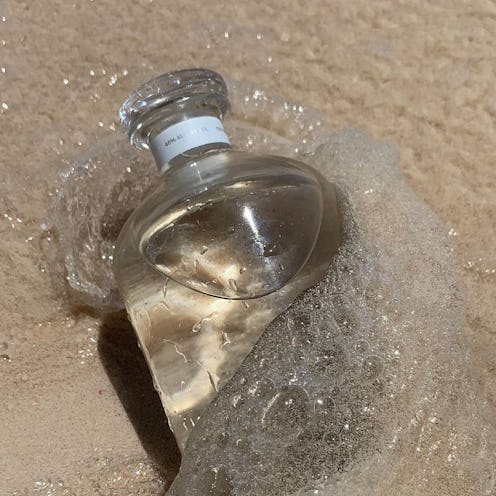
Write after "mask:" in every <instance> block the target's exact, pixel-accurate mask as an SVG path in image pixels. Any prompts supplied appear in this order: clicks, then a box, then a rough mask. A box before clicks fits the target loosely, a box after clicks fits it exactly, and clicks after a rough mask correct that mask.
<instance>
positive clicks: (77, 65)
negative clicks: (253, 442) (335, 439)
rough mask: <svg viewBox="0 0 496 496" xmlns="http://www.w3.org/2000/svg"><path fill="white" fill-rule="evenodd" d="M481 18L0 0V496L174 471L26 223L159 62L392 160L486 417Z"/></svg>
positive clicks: (476, 12) (486, 168) (108, 345)
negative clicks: (222, 80) (264, 95)
mask: <svg viewBox="0 0 496 496" xmlns="http://www.w3.org/2000/svg"><path fill="white" fill-rule="evenodd" d="M1 16H4V17H5V20H3V19H4V18H3V17H1ZM495 16H496V6H495V5H494V4H492V3H490V2H483V1H480V0H479V1H477V2H471V3H470V4H467V3H463V2H449V1H447V0H441V1H439V2H437V3H436V5H432V4H428V3H423V4H419V3H417V2H415V3H413V2H387V1H378V2H373V3H371V2H366V1H362V0H360V1H355V2H347V1H344V0H341V1H335V2H330V1H324V0H321V1H312V0H311V1H309V2H305V3H304V5H303V4H301V3H300V2H296V1H290V2H288V1H285V2H283V1H272V0H270V1H267V2H263V3H259V2H209V3H208V4H205V3H201V4H200V3H199V2H195V1H191V0H189V1H185V2H180V3H177V4H172V3H170V2H159V1H157V0H155V1H152V0H147V1H145V0H134V1H129V0H125V1H124V0H122V1H119V2H100V1H97V0H95V1H91V0H85V1H81V2H77V3H72V2H65V1H62V0H45V1H41V0H30V1H20V0H5V1H4V2H3V3H2V4H1V5H0V68H1V69H0V129H1V131H2V153H1V154H0V174H1V183H0V205H1V210H0V221H1V222H0V232H1V236H0V274H1V278H2V285H1V288H0V291H1V292H2V299H3V318H2V321H1V323H0V348H1V349H0V367H1V374H2V381H1V385H0V396H1V398H2V400H3V401H2V402H1V403H0V426H1V427H2V443H1V445H0V473H1V474H2V477H1V479H0V492H1V493H2V494H7V495H10V494H14V493H15V494H18V495H21V494H22V495H24V494H27V495H31V494H76V495H78V496H79V495H84V494H88V493H91V491H93V494H94V493H95V492H96V489H98V490H99V491H100V492H101V494H105V495H107V494H109V495H110V494H126V490H125V486H126V483H127V482H126V480H125V479H126V478H127V479H129V480H131V479H133V480H136V479H137V478H139V477H141V478H143V480H145V481H148V482H144V483H143V484H142V487H143V488H145V487H148V489H149V492H150V494H160V493H159V492H157V491H158V489H157V487H158V482H156V481H157V478H158V477H159V476H158V472H156V471H155V470H154V469H152V468H151V466H149V465H148V464H149V463H153V464H156V465H158V466H159V467H161V471H162V478H163V479H164V480H165V481H170V480H171V479H172V477H173V476H174V473H175V471H176V470H177V452H176V451H175V449H174V447H173V444H172V442H171V439H170V435H169V434H168V433H167V431H166V429H165V428H164V427H163V426H162V424H161V423H160V422H159V421H158V420H159V419H162V418H163V417H162V414H161V411H160V405H159V404H158V402H157V401H158V400H157V398H156V396H155V395H154V393H153V390H152V388H151V385H150V382H149V378H148V375H147V371H146V369H145V368H144V367H143V362H142V361H141V358H140V355H139V352H138V351H137V352H134V351H133V350H134V347H133V346H131V345H130V344H129V343H132V342H134V341H133V338H132V334H131V332H130V329H129V327H127V326H126V324H125V321H122V322H121V325H118V326H117V327H116V322H119V321H118V320H117V319H116V318H115V317H114V318H112V319H107V321H106V322H103V323H102V321H101V319H99V318H98V317H97V316H95V315H92V314H91V312H88V311H80V312H78V313H74V312H73V311H71V310H70V309H69V307H68V306H67V305H66V303H65V302H64V298H63V294H61V292H60V291H59V290H58V289H57V288H56V287H54V285H53V284H52V281H51V277H50V269H49V267H48V265H47V263H46V261H44V259H43V256H42V250H41V247H42V245H45V244H47V243H48V244H49V243H53V242H54V241H53V240H51V239H50V238H51V234H50V233H49V232H47V231H46V229H45V224H46V217H47V215H48V209H49V206H50V204H51V199H52V197H51V191H52V188H53V187H54V186H55V185H56V181H57V174H58V173H59V172H60V171H62V170H63V169H64V168H65V167H66V166H67V164H66V163H65V161H66V160H69V158H70V157H73V156H75V155H77V154H78V153H79V152H80V151H82V150H84V149H85V147H88V146H90V145H91V143H93V142H94V140H95V139H96V137H98V138H103V137H105V136H106V135H109V134H111V133H114V132H116V131H115V129H116V128H117V120H116V110H117V109H118V106H119V104H120V103H121V101H122V100H123V98H124V97H125V96H126V95H127V93H128V92H129V90H130V89H132V88H133V87H134V85H136V84H137V83H139V82H141V81H143V80H145V79H147V78H149V77H151V76H153V75H155V74H157V73H158V72H161V71H164V70H169V69H174V68H182V67H188V66H199V65H202V66H209V67H211V68H213V69H216V70H218V71H220V72H221V73H223V74H225V75H226V76H229V77H230V78H235V79H239V80H244V81H254V82H255V83H257V84H258V85H260V87H261V88H266V89H269V90H270V91H272V92H273V93H275V94H278V95H280V96H282V97H284V98H287V99H289V100H291V101H294V102H298V103H302V104H305V105H308V106H311V107H315V108H318V109H319V110H321V111H322V112H323V113H324V115H325V116H326V119H327V123H328V124H329V126H331V127H332V128H335V129H339V128H342V127H350V126H352V127H359V128H362V129H364V130H366V131H368V132H370V133H371V134H372V135H373V136H374V137H375V138H378V139H381V140H385V141H388V142H390V143H392V144H394V145H395V146H396V147H397V148H398V149H399V151H400V154H401V167H402V168H403V170H404V172H405V173H406V175H407V177H408V179H409V182H410V184H411V185H412V187H413V188H414V189H415V191H416V192H417V194H418V195H419V197H420V198H422V199H423V200H424V201H425V202H426V203H427V204H428V205H429V206H430V207H431V209H432V210H433V211H434V212H435V213H436V214H437V215H438V217H439V218H440V219H441V221H442V222H443V224H444V225H445V226H446V232H447V233H448V234H449V236H450V238H451V240H452V243H453V248H454V250H455V253H456V256H457V258H458V260H459V264H460V267H461V270H462V271H463V277H464V283H465V286H466V290H467V320H468V326H469V329H470V338H471V339H470V345H471V347H472V348H473V351H474V353H476V354H477V357H478V360H477V367H474V370H473V373H474V374H476V376H477V378H478V381H479V383H480V384H481V387H482V388H483V391H484V396H485V398H487V400H488V401H489V402H490V403H491V404H492V405H494V404H495V403H496V381H495V373H496V372H495V370H496V363H495V359H494V356H496V354H495V351H496V338H495V337H494V322H496V318H495V317H496V315H495V314H496V312H495V310H494V305H493V302H494V300H495V297H496V259H495V255H494V242H495V239H496V220H495V219H496V215H495V214H496V169H495V168H494V166H493V164H492V160H493V157H494V152H493V148H494V143H495V142H496V139H495V138H496V125H495V119H496V94H495V92H494V80H495V77H496V74H495V72H496V70H495V65H494V52H495V50H496V41H495V40H496V22H495V20H494V19H495V18H496V17H495ZM112 328H114V329H112ZM98 341H99V342H98ZM116 342H117V343H118V344H123V346H122V349H123V350H124V351H123V352H122V353H119V354H116V352H115V350H116V348H117V347H116V346H112V345H113V344H115V343H116ZM137 395H141V396H140V401H139V402H136V400H135V398H136V396H137ZM494 406H496V405H494ZM103 473H105V474H107V475H109V474H110V475H109V477H103V476H100V475H98V474H103ZM112 474H117V475H116V476H115V477H114V479H115V480H114V479H112V477H111V475H112ZM119 477H120V479H119ZM104 479H105V480H107V481H110V482H108V483H106V485H105V487H103V486H101V484H100V482H99V481H100V480H104ZM111 479H112V480H113V482H112V480H111ZM59 480H62V481H63V482H64V484H65V486H60V485H58V484H59ZM98 484H100V486H98ZM50 485H51V487H52V489H50ZM69 486H70V492H64V491H65V489H64V487H65V488H67V487H69ZM95 488H96V489H95ZM67 490H68V491H69V489H67ZM50 491H52V492H51V493H50ZM154 491H155V492H154Z"/></svg>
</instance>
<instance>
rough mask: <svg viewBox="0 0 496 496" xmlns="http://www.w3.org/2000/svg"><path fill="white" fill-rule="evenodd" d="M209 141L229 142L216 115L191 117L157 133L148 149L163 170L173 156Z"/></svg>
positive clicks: (206, 143)
mask: <svg viewBox="0 0 496 496" xmlns="http://www.w3.org/2000/svg"><path fill="white" fill-rule="evenodd" d="M209 143H227V144H229V138H228V137H227V135H226V133H225V132H224V128H223V127H222V121H221V120H220V119H217V117H193V118H191V119H187V120H185V121H181V122H178V123H177V124H173V125H172V126H170V127H168V128H167V129H164V130H163V131H162V132H161V133H160V134H157V136H155V138H153V140H152V141H151V143H150V150H151V152H152V153H153V156H154V157H155V161H156V162H157V165H158V167H159V169H160V171H162V172H163V171H164V170H165V169H166V168H167V165H168V163H169V162H170V161H171V160H172V159H173V158H174V157H177V156H178V155H181V153H184V152H187V151H188V150H191V149H193V148H196V147H198V146H203V145H208V144H209Z"/></svg>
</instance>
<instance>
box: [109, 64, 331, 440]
mask: <svg viewBox="0 0 496 496" xmlns="http://www.w3.org/2000/svg"><path fill="white" fill-rule="evenodd" d="M228 106H229V103H228V100H227V90H226V86H225V83H224V81H223V80H222V78H221V77H220V76H219V75H218V74H217V73H215V72H212V71H208V70H202V69H191V70H184V71H176V72H173V73H168V74H164V75H162V76H159V77H158V78H156V79H154V80H152V81H150V82H148V83H146V84H145V85H143V86H141V87H139V88H138V89H137V90H135V91H134V92H133V93H132V94H131V95H130V96H129V98H128V99H127V100H126V102H124V104H123V106H122V107H121V113H120V115H121V122H122V123H123V125H124V127H125V128H126V129H127V131H128V134H129V137H130V140H131V142H132V143H133V144H134V145H136V146H138V147H140V148H143V149H150V150H151V151H152V153H153V155H154V157H155V160H156V162H157V166H158V168H159V170H160V172H161V176H160V177H158V178H157V187H156V188H155V190H154V191H152V193H151V194H150V195H148V197H147V198H146V199H145V200H144V201H143V202H142V203H141V205H140V206H139V207H138V208H137V209H136V210H135V211H134V212H133V214H132V215H131V216H130V217H129V219H128V221H127V222H126V224H125V226H124V227H123V229H122V231H121V233H120V235H119V239H118V243H117V247H116V253H115V256H114V260H115V261H114V270H115V274H116V278H117V281H118V285H119V289H120V291H121V294H122V296H123V298H124V301H125V304H126V308H127V311H128V314H129V316H130V319H131V321H132V324H133V326H134V329H135V331H136V334H137V336H138V339H139V342H140V345H141V348H142V350H143V353H144V355H145V357H146V359H147V361H148V364H149V366H150V370H151V373H152V375H153V378H154V382H155V387H156V389H157V390H158V392H159V394H160V397H161V400H162V403H163V405H164V408H165V411H166V414H167V417H168V420H169V424H170V426H171V428H172V430H173V432H174V434H175V436H176V439H177V441H178V444H179V447H180V448H181V449H184V447H185V445H186V442H187V439H188V436H189V432H190V431H191V429H192V428H193V427H194V426H195V424H196V422H197V421H198V419H199V417H200V416H201V413H202V411H203V409H204V408H205V407H206V406H207V405H208V404H209V403H210V401H212V399H213V398H214V397H215V396H216V395H217V394H218V391H219V390H220V389H221V388H222V386H223V385H224V384H225V383H226V382H227V381H228V380H229V379H230V378H231V377H232V375H233V374H234V372H235V371H236V369H237V368H238V367H239V365H240V363H241V362H242V361H243V359H244V358H245V357H246V355H247V354H248V353H249V352H250V350H251V349H252V347H253V346H254V344H255V343H256V341H257V340H258V338H259V337H260V335H261V333H262V332H263V330H264V329H265V327H266V326H267V325H268V324H269V323H270V321H271V320H273V319H274V318H275V317H276V316H277V315H278V314H280V313H281V312H282V311H284V309H285V308H287V306H288V305H289V304H290V303H291V302H292V301H293V300H294V298H295V297H296V296H297V295H298V294H299V293H301V291H303V290H304V289H305V288H307V287H309V286H310V285H312V284H314V283H315V282H316V281H317V280H318V279H319V278H320V276H321V275H322V273H323V271H324V270H325V268H326V266H327V265H328V263H329V260H330V257H331V256H332V252H333V247H334V248H335V247H336V246H337V245H338V243H339V222H338V220H337V219H338V215H337V207H336V199H335V195H334V190H333V188H332V186H331V185H329V184H328V183H326V182H325V181H323V180H322V178H319V177H318V175H317V174H316V173H315V172H314V171H313V170H312V169H311V168H310V167H308V166H306V165H304V164H302V163H300V162H297V161H294V160H291V159H288V158H284V157H277V156H268V155H257V154H252V153H246V152H242V151H236V150H234V149H232V148H231V146H230V143H229V139H228V137H227V135H226V134H225V132H224V130H223V127H222V118H223V116H224V114H225V112H226V111H227V109H228Z"/></svg>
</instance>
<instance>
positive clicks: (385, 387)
mask: <svg viewBox="0 0 496 496" xmlns="http://www.w3.org/2000/svg"><path fill="white" fill-rule="evenodd" d="M231 100H232V102H233V111H234V114H233V116H232V117H231V120H229V121H228V122H226V128H227V130H228V132H229V134H230V136H231V137H232V141H233V142H234V143H235V144H237V145H238V146H239V147H241V148H243V149H249V150H257V151H264V152H269V153H277V154H282V155H286V156H296V157H298V158H300V159H302V160H304V161H306V162H309V163H311V164H313V165H315V166H316V167H317V168H318V169H319V170H320V171H321V172H322V173H323V174H324V175H325V176H327V177H328V179H329V180H331V181H332V182H334V183H336V184H337V185H338V188H339V191H340V207H341V213H342V215H343V217H344V225H345V234H346V236H345V242H344V244H343V246H342V247H341V249H340V251H339V253H338V254H337V256H336V257H335V259H334V261H333V264H332V266H331V267H330V269H329V271H328V272H327V274H326V277H325V278H324V279H323V280H322V281H321V282H320V283H319V284H318V285H316V286H315V287H314V288H312V289H310V290H308V291H307V292H306V293H304V294H303V295H301V296H300V297H299V298H298V299H297V301H295V303H294V304H293V305H292V306H291V307H290V308H289V309H288V311H287V312H286V313H285V314H283V315H281V316H280V317H279V318H277V319H276V320H275V321H274V322H273V323H272V325H271V326H270V328H269V329H268V330H267V331H266V333H265V334H264V335H263V336H262V338H261V340H260V341H259V343H258V344H257V346H256V347H255V348H254V350H253V351H252V353H251V354H250V356H249V357H248V358H247V359H246V360H245V362H244V363H243V365H242V366H241V368H240V369H239V371H238V372H237V374H236V375H235V377H234V378H233V379H232V380H231V382H230V383H229V384H228V385H227V386H226V387H225V388H224V389H223V390H222V391H221V392H220V395H219V397H218V398H217V400H216V401H215V402H214V403H213V404H212V405H211V406H210V407H209V409H208V410H207V411H206V412H205V414H204V416H203V417H202V418H201V419H200V421H199V422H198V423H197V424H196V427H195V428H194V429H193V432H192V434H191V438H190V441H189V444H188V448H187V450H186V453H185V456H184V459H183V465H182V467H181V473H180V476H179V477H178V479H177V480H176V482H175V483H174V486H173V489H172V490H171V493H170V494H171V495H173V496H186V495H188V496H195V495H198V496H200V495H201V496H204V495H205V491H207V494H210V495H224V496H227V495H243V496H245V495H250V494H257V495H260V494H263V495H285V496H286V495H305V496H309V495H313V494H319V495H325V496H328V495H331V494H339V495H353V496H355V495H361V494H363V495H389V494H395V495H403V494H404V495H409V496H410V495H416V494H418V495H422V496H426V495H432V496H434V495H436V496H437V495H439V494H450V495H455V496H456V495H460V496H461V495H464V496H465V495H474V496H475V495H477V496H479V495H483V494H490V491H491V490H492V487H493V484H494V474H493V470H494V469H493V466H494V465H495V463H494V462H495V460H494V458H495V457H494V452H495V451H494V448H495V445H494V441H495V438H494V433H493V432H492V431H490V430H489V427H488V422H487V419H486V418H485V404H484V403H483V400H482V395H481V394H480V393H479V391H478V389H477V387H476V385H474V383H473V381H472V380H471V378H470V376H469V372H468V371H469V368H468V367H469V363H470V360H471V357H469V356H468V355H467V352H466V346H465V341H464V333H463V331H464V314H463V298H462V293H461V290H460V284H459V279H458V274H457V271H456V268H455V267H456V263H455V261H454V259H453V255H452V250H451V248H450V246H449V244H448V242H447V238H446V236H445V235H444V231H445V230H444V229H443V228H442V227H441V226H439V224H438V223H437V221H436V220H435V219H434V218H433V215H432V213H431V212H430V211H429V210H428V209H427V207H426V206H425V205H423V204H422V203H421V202H419V201H418V199H417V198H416V197H415V195H414V194H413V192H412V191H411V190H410V188H409V187H408V185H407V184H406V182H405V179H404V177H403V175H402V174H401V172H400V170H399V168H398V167H397V156H396V152H395V151H394V150H393V149H392V148H391V147H389V146H387V145H385V144H382V143H377V142H374V141H372V140H371V139H370V138H369V137H368V136H367V135H365V134H364V133H361V132H359V131H354V130H351V131H343V132H338V133H332V132H330V131H329V130H328V129H326V128H325V127H324V126H322V124H321V119H320V117H319V116H318V115H317V114H315V113H314V112H312V111H311V110H309V109H307V108H306V107H305V108H303V107H300V106H299V105H292V104H290V103H287V102H280V101H278V100H276V99H274V98H272V97H271V96H270V95H268V94H267V93H266V92H263V91H261V90H259V89H258V88H253V87H249V86H245V85H239V84H231ZM155 174H156V173H155V171H154V169H153V166H152V165H151V163H150V158H149V157H147V156H146V154H141V153H138V152H136V151H134V150H132V149H131V147H130V146H129V145H128V144H127V143H126V142H125V140H123V139H122V138H119V137H111V138H110V139H109V140H108V141H106V142H102V143H101V144H100V145H98V146H96V147H94V148H93V149H91V150H89V151H88V152H87V153H86V155H85V156H83V157H81V158H80V159H79V160H78V161H77V162H75V163H74V164H73V166H72V167H71V169H70V170H69V171H68V172H67V174H66V175H65V176H64V177H63V178H62V185H61V188H59V192H58V194H57V200H56V208H55V216H54V221H53V222H52V223H53V224H55V225H56V226H57V227H58V229H57V230H58V243H59V247H60V250H59V257H60V258H61V259H62V260H63V261H64V267H65V271H66V275H67V278H68V281H69V284H70V286H71V288H72V296H73V298H75V299H74V300H73V301H76V302H77V303H83V304H90V305H92V306H93V307H95V308H97V309H100V310H105V309H113V308H117V307H119V306H120V300H119V298H118V295H117V291H116V286H115V282H114V280H113V276H112V272H111V257H112V252H113V245H114V243H115V239H116V237H117V234H118V231H119V229H120V226H121V225H122V223H123V222H124V220H125V218H126V217H127V215H128V213H129V212H130V211H131V210H132V209H133V208H134V207H135V206H136V205H137V204H138V202H139V200H140V198H141V197H142V195H143V194H145V193H146V191H147V189H148V188H149V187H150V186H151V185H152V184H153V182H154V181H155V180H156V175H155ZM54 267H56V265H54ZM55 272H56V270H55ZM206 488H207V489H206Z"/></svg>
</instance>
